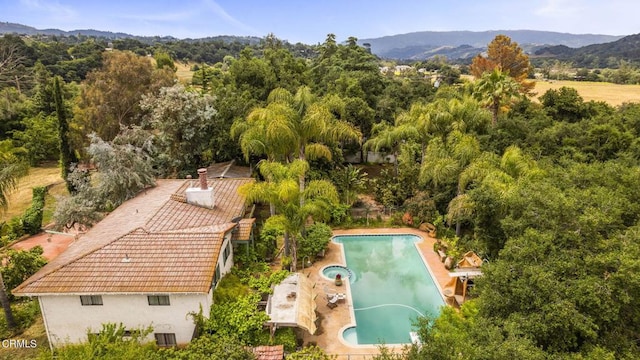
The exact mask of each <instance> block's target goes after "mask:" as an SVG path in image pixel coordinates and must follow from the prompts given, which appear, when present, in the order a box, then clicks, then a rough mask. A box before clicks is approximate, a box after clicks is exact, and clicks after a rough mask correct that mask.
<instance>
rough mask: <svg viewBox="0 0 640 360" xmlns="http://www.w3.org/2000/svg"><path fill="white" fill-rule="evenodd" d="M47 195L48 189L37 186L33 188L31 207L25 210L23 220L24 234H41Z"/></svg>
mask: <svg viewBox="0 0 640 360" xmlns="http://www.w3.org/2000/svg"><path fill="white" fill-rule="evenodd" d="M46 195H47V188H46V187H44V186H37V187H34V188H33V198H32V200H31V207H29V208H28V209H27V210H25V212H24V214H23V215H22V219H21V220H22V229H23V231H24V233H27V234H30V235H34V234H37V233H39V232H40V229H41V228H42V215H43V214H44V198H45V196H46Z"/></svg>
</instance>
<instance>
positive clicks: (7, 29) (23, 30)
mask: <svg viewBox="0 0 640 360" xmlns="http://www.w3.org/2000/svg"><path fill="white" fill-rule="evenodd" d="M7 33H15V34H19V35H63V36H71V35H75V36H78V35H84V36H89V37H98V38H106V39H113V40H115V39H136V40H139V41H141V42H143V43H152V42H167V41H177V40H179V39H177V38H175V37H173V36H137V35H131V34H127V33H122V32H115V33H114V32H111V31H101V30H93V29H84V30H72V31H64V30H60V29H36V28H34V27H31V26H26V25H22V24H14V23H9V22H0V34H7ZM185 40H187V41H189V40H196V39H185ZM197 40H201V41H211V40H222V41H224V42H234V41H238V42H242V43H250V44H257V43H259V42H260V41H261V40H262V39H261V38H259V37H255V36H233V35H221V36H212V37H206V38H201V39H197Z"/></svg>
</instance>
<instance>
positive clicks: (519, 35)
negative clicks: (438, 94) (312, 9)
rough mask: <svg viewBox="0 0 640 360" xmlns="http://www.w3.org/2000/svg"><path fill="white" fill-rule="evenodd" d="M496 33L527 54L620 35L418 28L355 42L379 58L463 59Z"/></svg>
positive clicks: (614, 38) (580, 45) (619, 37)
mask: <svg viewBox="0 0 640 360" xmlns="http://www.w3.org/2000/svg"><path fill="white" fill-rule="evenodd" d="M499 34H502V35H506V36H509V37H510V38H511V39H512V40H513V41H515V42H517V43H518V45H520V47H522V49H523V50H524V51H525V52H527V53H534V52H535V51H537V50H539V49H542V48H545V47H549V46H557V45H563V46H566V47H570V48H579V47H583V46H587V45H592V44H601V43H608V42H612V41H616V40H619V39H621V38H622V37H623V36H613V35H597V34H569V33H559V32H552V31H536V30H491V31H480V32H477V31H420V32H413V33H408V34H399V35H392V36H384V37H379V38H371V39H361V40H359V41H358V42H359V43H360V44H369V45H370V46H371V51H372V52H373V53H374V54H376V55H378V56H380V57H382V58H389V59H403V60H424V59H428V58H431V57H433V56H436V55H442V56H445V57H447V58H449V59H465V58H470V57H473V56H475V55H477V54H478V53H480V52H482V51H484V50H486V47H487V45H488V44H489V43H490V42H491V40H493V39H494V38H495V37H496V35H499Z"/></svg>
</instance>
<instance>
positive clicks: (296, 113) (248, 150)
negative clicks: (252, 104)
mask: <svg viewBox="0 0 640 360" xmlns="http://www.w3.org/2000/svg"><path fill="white" fill-rule="evenodd" d="M343 112H344V103H343V102H342V101H341V100H340V99H339V98H338V97H337V96H335V95H328V96H326V97H323V98H318V97H316V96H315V95H314V94H313V93H312V92H311V90H310V89H309V88H308V87H307V86H301V87H299V88H298V90H297V91H296V93H295V94H291V93H290V92H289V91H288V90H286V89H282V88H277V89H274V90H272V91H271V93H270V94H269V97H268V99H267V105H266V106H265V107H263V108H258V109H254V110H253V111H252V112H251V113H250V114H249V116H247V119H246V120H240V121H238V122H237V123H234V125H233V127H232V135H233V136H235V137H239V138H240V147H241V149H242V152H243V154H244V156H245V157H246V158H247V159H248V158H249V156H250V155H266V156H267V158H268V159H269V160H278V161H283V162H291V161H293V160H294V159H299V160H303V161H306V160H307V159H317V158H327V159H329V160H330V159H331V150H330V147H329V146H330V145H332V144H334V143H337V142H340V141H355V142H360V140H361V139H362V134H361V133H360V131H359V130H358V129H357V128H355V127H354V126H353V125H351V124H350V123H348V122H346V121H344V120H342V119H340V117H339V116H336V114H341V113H343ZM299 186H300V192H302V191H304V187H305V178H304V176H301V177H300V178H299ZM301 201H303V202H304V199H301Z"/></svg>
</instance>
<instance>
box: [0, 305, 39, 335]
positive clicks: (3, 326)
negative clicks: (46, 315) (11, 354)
mask: <svg viewBox="0 0 640 360" xmlns="http://www.w3.org/2000/svg"><path fill="white" fill-rule="evenodd" d="M11 309H12V310H13V317H14V318H15V319H16V322H17V323H18V331H21V330H22V329H26V328H28V327H29V326H31V324H33V323H34V321H36V319H37V317H38V315H39V314H40V306H39V305H38V301H37V300H27V301H23V302H19V303H15V304H11ZM13 335H15V334H14V333H12V331H11V330H9V328H8V327H7V321H6V319H5V317H4V312H2V311H0V339H7V338H10V337H11V336H13Z"/></svg>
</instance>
